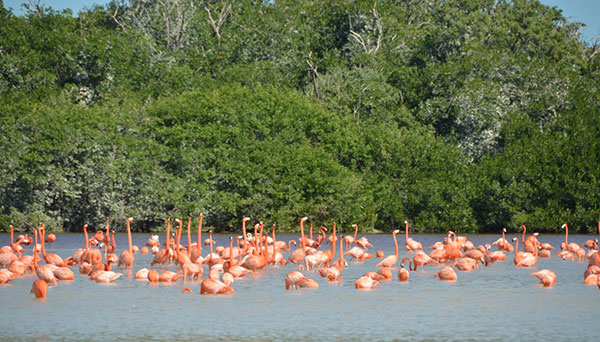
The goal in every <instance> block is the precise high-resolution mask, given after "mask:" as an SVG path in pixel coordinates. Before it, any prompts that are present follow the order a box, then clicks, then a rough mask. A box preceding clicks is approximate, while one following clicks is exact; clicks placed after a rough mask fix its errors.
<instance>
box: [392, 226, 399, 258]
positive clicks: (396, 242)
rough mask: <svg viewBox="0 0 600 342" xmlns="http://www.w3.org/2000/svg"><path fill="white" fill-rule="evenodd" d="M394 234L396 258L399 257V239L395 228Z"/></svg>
mask: <svg viewBox="0 0 600 342" xmlns="http://www.w3.org/2000/svg"><path fill="white" fill-rule="evenodd" d="M392 236H393V237H394V248H395V253H394V254H395V255H396V259H398V240H397V239H396V231H395V230H394V232H393V233H392Z"/></svg>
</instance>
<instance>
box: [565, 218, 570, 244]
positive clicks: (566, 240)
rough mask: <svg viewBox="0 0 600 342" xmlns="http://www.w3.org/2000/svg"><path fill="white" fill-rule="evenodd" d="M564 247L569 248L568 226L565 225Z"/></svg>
mask: <svg viewBox="0 0 600 342" xmlns="http://www.w3.org/2000/svg"><path fill="white" fill-rule="evenodd" d="M565 245H567V249H568V248H569V226H567V224H566V223H565Z"/></svg>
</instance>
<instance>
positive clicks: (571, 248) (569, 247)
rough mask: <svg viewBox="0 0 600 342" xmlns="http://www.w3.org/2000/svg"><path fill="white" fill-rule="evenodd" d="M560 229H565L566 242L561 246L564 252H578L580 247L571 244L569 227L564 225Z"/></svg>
mask: <svg viewBox="0 0 600 342" xmlns="http://www.w3.org/2000/svg"><path fill="white" fill-rule="evenodd" d="M560 228H561V229H562V228H564V229H565V242H564V244H563V243H561V244H560V249H562V250H563V251H564V250H569V251H571V252H575V251H577V250H578V249H579V248H580V247H579V245H578V244H576V243H574V242H571V243H569V226H568V225H567V224H566V223H564V224H563V225H562V226H561V227H560Z"/></svg>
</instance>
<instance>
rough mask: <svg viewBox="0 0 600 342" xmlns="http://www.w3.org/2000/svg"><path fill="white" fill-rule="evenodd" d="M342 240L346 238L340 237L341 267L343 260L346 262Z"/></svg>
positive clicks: (341, 266)
mask: <svg viewBox="0 0 600 342" xmlns="http://www.w3.org/2000/svg"><path fill="white" fill-rule="evenodd" d="M342 240H344V239H343V238H342V237H340V269H342V268H343V267H344V266H343V262H344V245H343V244H342V242H343V241H342Z"/></svg>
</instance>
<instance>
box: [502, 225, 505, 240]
mask: <svg viewBox="0 0 600 342" xmlns="http://www.w3.org/2000/svg"><path fill="white" fill-rule="evenodd" d="M504 240H506V235H505V234H504V228H502V243H504Z"/></svg>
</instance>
